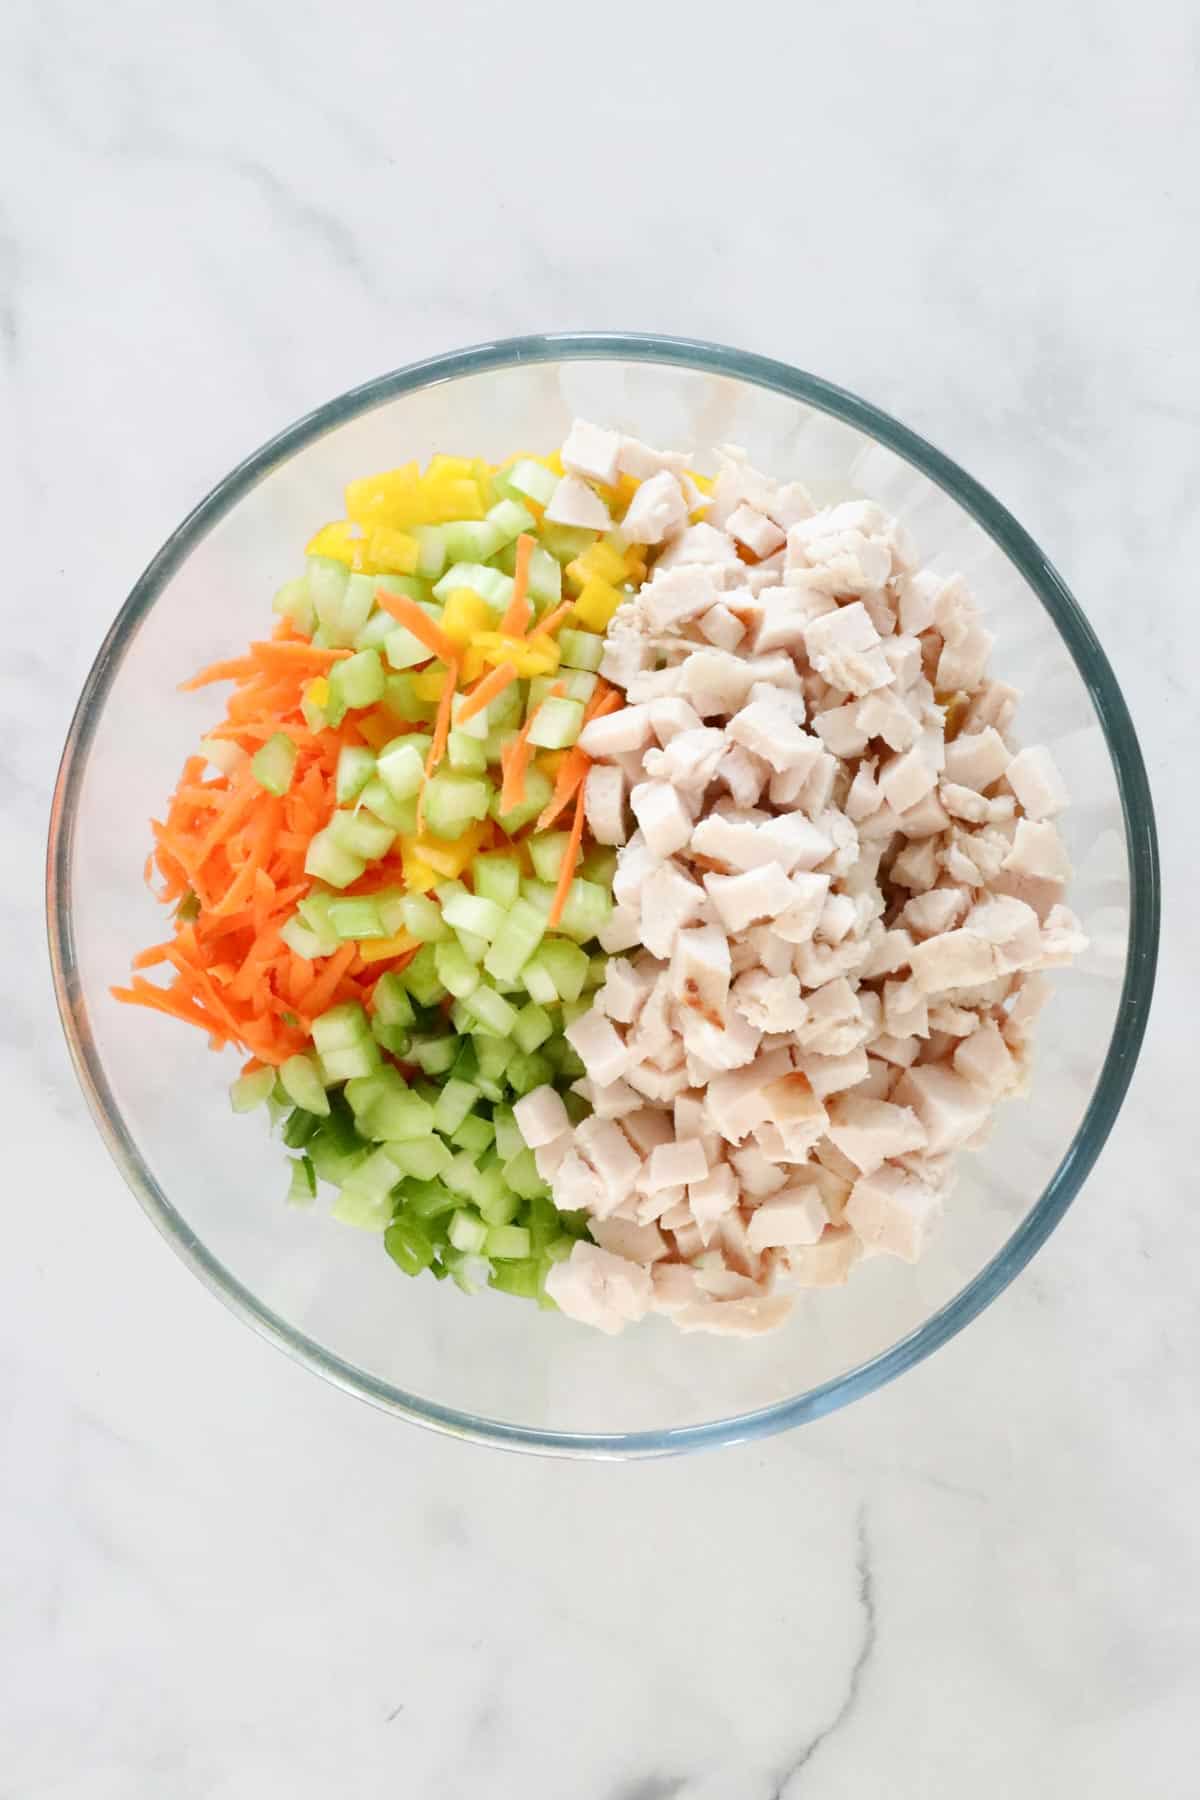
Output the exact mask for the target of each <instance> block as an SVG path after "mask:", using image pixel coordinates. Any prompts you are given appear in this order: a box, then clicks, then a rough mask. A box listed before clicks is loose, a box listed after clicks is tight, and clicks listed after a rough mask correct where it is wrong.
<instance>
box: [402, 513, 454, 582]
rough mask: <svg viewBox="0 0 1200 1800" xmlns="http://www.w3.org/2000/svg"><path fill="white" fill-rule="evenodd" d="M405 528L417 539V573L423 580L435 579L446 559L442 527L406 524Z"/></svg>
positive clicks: (443, 567)
mask: <svg viewBox="0 0 1200 1800" xmlns="http://www.w3.org/2000/svg"><path fill="white" fill-rule="evenodd" d="M405 530H406V531H407V533H408V535H409V537H414V538H416V540H417V574H418V575H419V576H421V577H423V578H424V580H425V581H436V580H437V578H438V576H439V575H440V574H441V573H442V571H443V570H444V569H445V567H446V563H447V561H448V556H447V551H446V533H445V529H444V527H443V526H441V525H406V526H405Z"/></svg>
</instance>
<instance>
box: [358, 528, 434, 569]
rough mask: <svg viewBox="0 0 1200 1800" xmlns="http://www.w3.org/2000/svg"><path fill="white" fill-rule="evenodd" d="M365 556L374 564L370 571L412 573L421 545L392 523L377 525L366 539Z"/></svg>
mask: <svg viewBox="0 0 1200 1800" xmlns="http://www.w3.org/2000/svg"><path fill="white" fill-rule="evenodd" d="M367 556H368V557H369V559H370V561H371V563H372V564H373V565H374V569H373V571H372V572H378V571H386V573H387V574H389V575H412V574H413V573H414V572H415V570H416V567H417V563H418V562H419V560H420V556H421V546H420V545H419V544H418V542H417V540H416V538H414V537H409V535H408V533H407V532H406V531H397V530H396V528H395V526H394V525H377V526H376V527H375V529H374V531H372V533H371V535H370V536H369V537H368V539H367Z"/></svg>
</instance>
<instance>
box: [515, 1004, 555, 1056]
mask: <svg viewBox="0 0 1200 1800" xmlns="http://www.w3.org/2000/svg"><path fill="white" fill-rule="evenodd" d="M553 1030H554V1022H553V1020H552V1019H551V1017H550V1015H549V1013H548V1012H546V1011H544V1010H543V1008H542V1007H540V1006H538V1005H536V1004H535V1003H534V1002H533V1001H532V1000H531V1001H530V1002H529V1004H528V1006H523V1007H522V1008H521V1010H520V1012H519V1013H518V1014H517V1022H516V1024H515V1025H514V1026H513V1042H514V1043H515V1044H516V1046H517V1049H518V1050H523V1051H525V1052H526V1054H528V1053H529V1052H530V1051H533V1050H536V1049H537V1048H538V1046H539V1045H540V1044H544V1043H545V1041H546V1039H547V1038H548V1037H549V1036H550V1034H551V1032H552V1031H553Z"/></svg>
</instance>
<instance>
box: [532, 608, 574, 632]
mask: <svg viewBox="0 0 1200 1800" xmlns="http://www.w3.org/2000/svg"><path fill="white" fill-rule="evenodd" d="M574 605H575V602H574V600H562V601H560V602H559V604H558V605H557V606H556V607H555V608H554V611H553V612H548V613H547V614H546V616H545V618H544V619H539V621H538V632H539V634H541V633H542V632H551V631H557V630H558V628H559V626H560V625H561V624H562V622H563V620H564V619H565V618H566V616H567V614H568V613H569V612H570V611H571V610H572V609H573V607H574Z"/></svg>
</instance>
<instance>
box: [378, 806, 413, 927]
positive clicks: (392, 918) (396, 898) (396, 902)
mask: <svg viewBox="0 0 1200 1800" xmlns="http://www.w3.org/2000/svg"><path fill="white" fill-rule="evenodd" d="M406 804H407V802H406ZM405 898H406V896H405V893H404V890H403V888H381V889H380V891H379V892H378V893H377V894H372V895H371V899H372V900H374V902H375V904H376V906H377V907H378V908H379V918H380V921H381V923H382V925H383V935H384V936H385V937H396V936H397V934H398V933H399V932H401V931H403V930H404V901H405Z"/></svg>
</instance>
